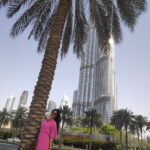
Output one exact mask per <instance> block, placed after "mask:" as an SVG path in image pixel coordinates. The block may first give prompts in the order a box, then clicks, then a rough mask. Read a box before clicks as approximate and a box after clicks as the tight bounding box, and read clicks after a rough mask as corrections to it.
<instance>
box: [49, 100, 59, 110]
mask: <svg viewBox="0 0 150 150" xmlns="http://www.w3.org/2000/svg"><path fill="white" fill-rule="evenodd" d="M56 107H57V106H56V103H55V102H54V101H53V100H50V101H49V103H48V107H47V111H48V112H51V111H52V110H53V109H55V108H56Z"/></svg>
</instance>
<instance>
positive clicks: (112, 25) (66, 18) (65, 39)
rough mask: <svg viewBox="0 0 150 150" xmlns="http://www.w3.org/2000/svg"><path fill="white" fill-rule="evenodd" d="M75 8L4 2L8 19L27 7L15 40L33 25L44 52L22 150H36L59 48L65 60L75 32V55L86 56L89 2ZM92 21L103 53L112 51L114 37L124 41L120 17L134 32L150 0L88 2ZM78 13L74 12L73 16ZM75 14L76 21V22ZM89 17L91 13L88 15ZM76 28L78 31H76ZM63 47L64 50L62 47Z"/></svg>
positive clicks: (49, 2) (66, 1)
mask: <svg viewBox="0 0 150 150" xmlns="http://www.w3.org/2000/svg"><path fill="white" fill-rule="evenodd" d="M74 2H75V5H73V6H75V9H74V8H73V7H72V0H55V1H54V0H45V1H42V0H35V1H33V0H17V1H16V0H1V1H0V7H2V6H9V7H8V12H7V16H8V17H9V18H11V17H13V16H14V15H15V14H17V12H18V11H19V10H20V9H21V8H22V7H23V6H28V7H24V8H26V10H25V12H24V13H23V14H22V15H21V17H20V18H19V19H18V20H17V21H16V23H15V24H14V25H13V27H12V30H11V35H12V36H13V37H15V36H17V35H19V34H20V33H22V32H23V31H24V30H25V29H26V28H27V27H28V25H29V24H32V25H33V27H32V30H31V32H30V35H29V38H30V37H31V36H33V37H34V39H35V40H37V41H38V42H39V46H38V51H39V52H42V51H44V58H43V62H42V67H41V70H40V73H39V77H38V81H37V84H36V86H35V90H34V96H33V98H32V102H31V106H30V112H29V115H28V119H27V123H26V127H25V135H24V137H23V139H22V141H21V145H20V149H21V150H25V149H28V150H34V149H35V144H36V137H37V133H38V129H39V127H40V122H41V119H42V118H43V116H44V113H45V108H46V104H47V100H48V95H49V92H50V90H51V85H52V81H53V77H54V72H55V69H56V63H57V57H58V53H59V48H60V52H61V56H62V57H64V56H65V55H66V54H67V52H68V48H69V43H70V39H71V35H72V33H74V36H73V38H72V39H73V41H74V53H75V54H76V55H77V56H78V57H79V56H80V55H81V54H83V44H84V43H85V41H86V37H87V31H88V28H87V27H88V25H87V19H86V17H85V7H86V6H87V5H84V4H83V3H85V2H86V3H87V0H86V1H84V0H83V1H80V0H76V1H74ZM88 2H89V8H90V9H89V10H90V13H89V14H90V18H91V20H92V22H93V23H94V26H95V28H96V31H97V37H98V43H99V45H100V47H101V49H102V50H104V51H105V52H108V51H109V39H110V37H111V36H112V37H113V38H114V41H115V42H116V43H119V42H120V41H121V40H122V30H121V25H120V16H121V19H122V20H123V21H124V23H125V24H126V25H127V26H128V27H129V28H130V29H131V30H133V29H134V27H135V24H136V22H137V19H138V17H139V16H140V15H141V13H142V12H144V11H145V9H146V0H138V1H137V0H129V1H124V0H116V1H112V0H108V1H106V0H102V1H101V3H100V2H99V1H97V0H95V1H93V0H88ZM74 10H75V12H74V13H72V12H73V11H74ZM72 14H74V16H75V19H74V23H72ZM87 14H88V13H87ZM73 27H74V32H72V29H73ZM60 46H61V47H60Z"/></svg>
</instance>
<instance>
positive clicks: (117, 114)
mask: <svg viewBox="0 0 150 150" xmlns="http://www.w3.org/2000/svg"><path fill="white" fill-rule="evenodd" d="M123 114H124V109H120V110H118V111H114V112H113V116H112V118H111V124H112V125H114V126H115V128H116V129H118V130H119V133H120V145H121V147H122V148H123V144H122V130H123V126H124V119H123V117H122V116H123Z"/></svg>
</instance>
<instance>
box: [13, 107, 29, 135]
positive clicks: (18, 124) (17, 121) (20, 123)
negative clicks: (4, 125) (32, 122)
mask: <svg viewBox="0 0 150 150" xmlns="http://www.w3.org/2000/svg"><path fill="white" fill-rule="evenodd" d="M26 117H27V113H26V110H25V109H24V108H22V107H19V108H18V110H17V112H16V114H15V117H14V119H13V120H12V125H13V127H14V128H15V129H16V131H17V133H18V132H19V130H21V129H23V128H24V126H25V122H26Z"/></svg>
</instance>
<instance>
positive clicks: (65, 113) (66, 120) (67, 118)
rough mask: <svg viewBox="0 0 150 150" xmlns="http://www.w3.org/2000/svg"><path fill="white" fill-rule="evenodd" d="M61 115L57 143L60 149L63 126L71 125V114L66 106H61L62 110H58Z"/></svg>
mask: <svg viewBox="0 0 150 150" xmlns="http://www.w3.org/2000/svg"><path fill="white" fill-rule="evenodd" d="M60 110H61V114H62V122H61V123H62V127H61V131H60V141H59V147H61V144H62V133H63V129H64V125H65V124H67V125H71V124H72V122H73V120H72V112H71V109H70V108H69V107H68V106H63V108H61V109H60Z"/></svg>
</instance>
